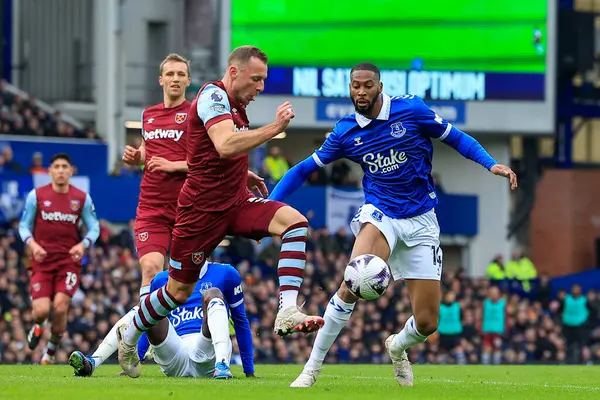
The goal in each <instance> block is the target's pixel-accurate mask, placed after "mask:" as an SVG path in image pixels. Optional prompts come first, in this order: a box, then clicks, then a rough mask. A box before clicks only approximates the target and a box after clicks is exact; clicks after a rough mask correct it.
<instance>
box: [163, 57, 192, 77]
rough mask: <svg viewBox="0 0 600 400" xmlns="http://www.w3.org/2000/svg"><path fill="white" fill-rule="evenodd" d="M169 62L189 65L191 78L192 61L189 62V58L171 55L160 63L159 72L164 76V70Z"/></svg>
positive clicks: (188, 70) (188, 69) (188, 71)
mask: <svg viewBox="0 0 600 400" xmlns="http://www.w3.org/2000/svg"><path fill="white" fill-rule="evenodd" d="M168 62H180V63H184V64H185V65H187V73H188V76H191V73H190V60H188V59H187V58H185V57H184V56H180V55H179V54H177V53H171V54H169V55H168V56H166V57H165V59H164V60H163V61H162V62H161V63H160V69H159V72H160V74H161V75H162V74H163V68H164V67H165V64H166V63H168Z"/></svg>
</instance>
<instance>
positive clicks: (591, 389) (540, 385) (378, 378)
mask: <svg viewBox="0 0 600 400" xmlns="http://www.w3.org/2000/svg"><path fill="white" fill-rule="evenodd" d="M274 375H275V376H281V377H287V376H290V377H296V376H297V375H296V374H274ZM322 377H327V378H334V379H342V378H350V379H364V380H370V381H381V380H386V381H387V380H391V381H393V380H394V377H393V376H390V377H383V376H368V375H356V376H346V375H322ZM427 383H451V384H457V385H465V384H470V385H473V384H483V385H498V386H515V387H537V388H549V389H571V390H583V391H589V392H596V391H600V387H592V386H578V385H551V384H547V383H528V382H506V381H504V382H503V381H490V380H483V381H482V380H479V379H476V378H475V379H473V380H472V381H467V380H461V379H428V378H423V379H419V380H416V381H415V384H416V385H420V384H427Z"/></svg>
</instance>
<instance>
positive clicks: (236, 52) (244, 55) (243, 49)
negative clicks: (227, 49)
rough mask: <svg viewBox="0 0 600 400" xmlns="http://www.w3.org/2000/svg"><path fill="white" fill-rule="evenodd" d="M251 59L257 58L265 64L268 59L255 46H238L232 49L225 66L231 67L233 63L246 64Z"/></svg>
mask: <svg viewBox="0 0 600 400" xmlns="http://www.w3.org/2000/svg"><path fill="white" fill-rule="evenodd" d="M252 57H256V58H258V59H259V60H260V61H262V62H264V63H265V64H267V62H268V61H269V58H268V57H267V55H266V54H265V52H264V51H262V50H261V49H259V48H258V47H256V46H240V47H236V48H235V49H233V51H232V52H231V54H229V58H228V59H227V65H232V64H234V63H235V62H241V63H247V62H248V61H250V59H251V58H252Z"/></svg>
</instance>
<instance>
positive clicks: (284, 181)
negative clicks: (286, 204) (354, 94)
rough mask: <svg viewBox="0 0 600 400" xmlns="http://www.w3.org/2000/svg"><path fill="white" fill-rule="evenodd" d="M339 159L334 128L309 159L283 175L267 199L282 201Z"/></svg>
mask: <svg viewBox="0 0 600 400" xmlns="http://www.w3.org/2000/svg"><path fill="white" fill-rule="evenodd" d="M339 158H342V150H341V146H340V145H339V141H338V135H337V133H336V128H335V127H334V129H333V132H331V134H330V135H329V136H328V137H327V139H326V140H325V143H323V146H321V148H319V149H318V150H315V152H314V153H313V154H312V155H311V156H310V157H307V158H305V159H304V160H303V161H302V162H300V163H298V164H296V165H294V166H293V167H292V168H291V169H290V170H289V171H288V172H286V173H285V175H284V176H283V178H281V180H280V181H279V183H277V185H276V186H275V188H274V189H273V192H272V193H271V195H270V196H269V199H271V200H277V201H283V200H284V199H285V198H286V197H287V196H289V195H290V194H292V193H294V192H295V191H296V190H297V189H298V188H299V187H300V186H302V184H304V182H306V180H307V179H308V178H309V177H310V175H311V174H312V173H313V172H315V171H316V170H317V169H319V168H322V167H324V166H325V165H327V164H329V163H331V162H333V161H335V160H337V159H339Z"/></svg>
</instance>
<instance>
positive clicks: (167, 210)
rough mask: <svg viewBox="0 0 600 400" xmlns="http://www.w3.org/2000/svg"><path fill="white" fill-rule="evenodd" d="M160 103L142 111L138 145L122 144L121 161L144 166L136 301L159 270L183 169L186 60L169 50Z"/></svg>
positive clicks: (137, 227) (161, 79) (163, 65)
mask: <svg viewBox="0 0 600 400" xmlns="http://www.w3.org/2000/svg"><path fill="white" fill-rule="evenodd" d="M159 72H160V76H159V77H158V83H159V84H160V86H162V88H163V101H162V103H159V104H156V105H154V106H152V107H148V108H146V109H145V110H144V111H143V112H142V138H143V140H142V144H141V146H140V147H139V148H138V149H136V148H133V147H131V146H126V147H125V153H124V154H123V161H125V162H126V163H127V164H130V165H144V166H145V169H144V175H143V177H142V183H141V185H140V197H139V202H138V207H137V212H136V217H135V247H136V249H137V255H138V258H139V260H140V266H141V269H142V286H141V288H140V301H142V300H143V298H144V297H145V296H147V295H148V294H149V293H150V282H151V281H152V278H154V276H155V275H156V274H158V273H159V272H161V271H162V270H163V269H164V265H165V257H166V254H167V251H168V250H169V245H170V244H171V232H172V231H173V226H174V225H175V213H176V209H177V196H179V192H180V191H181V187H182V186H183V182H185V177H186V173H187V170H188V166H187V162H186V157H187V138H188V135H187V134H186V126H187V118H188V110H189V108H190V104H191V103H190V102H189V101H187V100H186V99H185V90H186V88H187V87H188V86H190V83H191V80H190V63H189V61H188V60H187V59H186V58H184V57H182V56H180V55H179V54H169V55H168V56H167V57H166V58H165V59H164V60H163V62H162V63H161V64H160V69H159Z"/></svg>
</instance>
